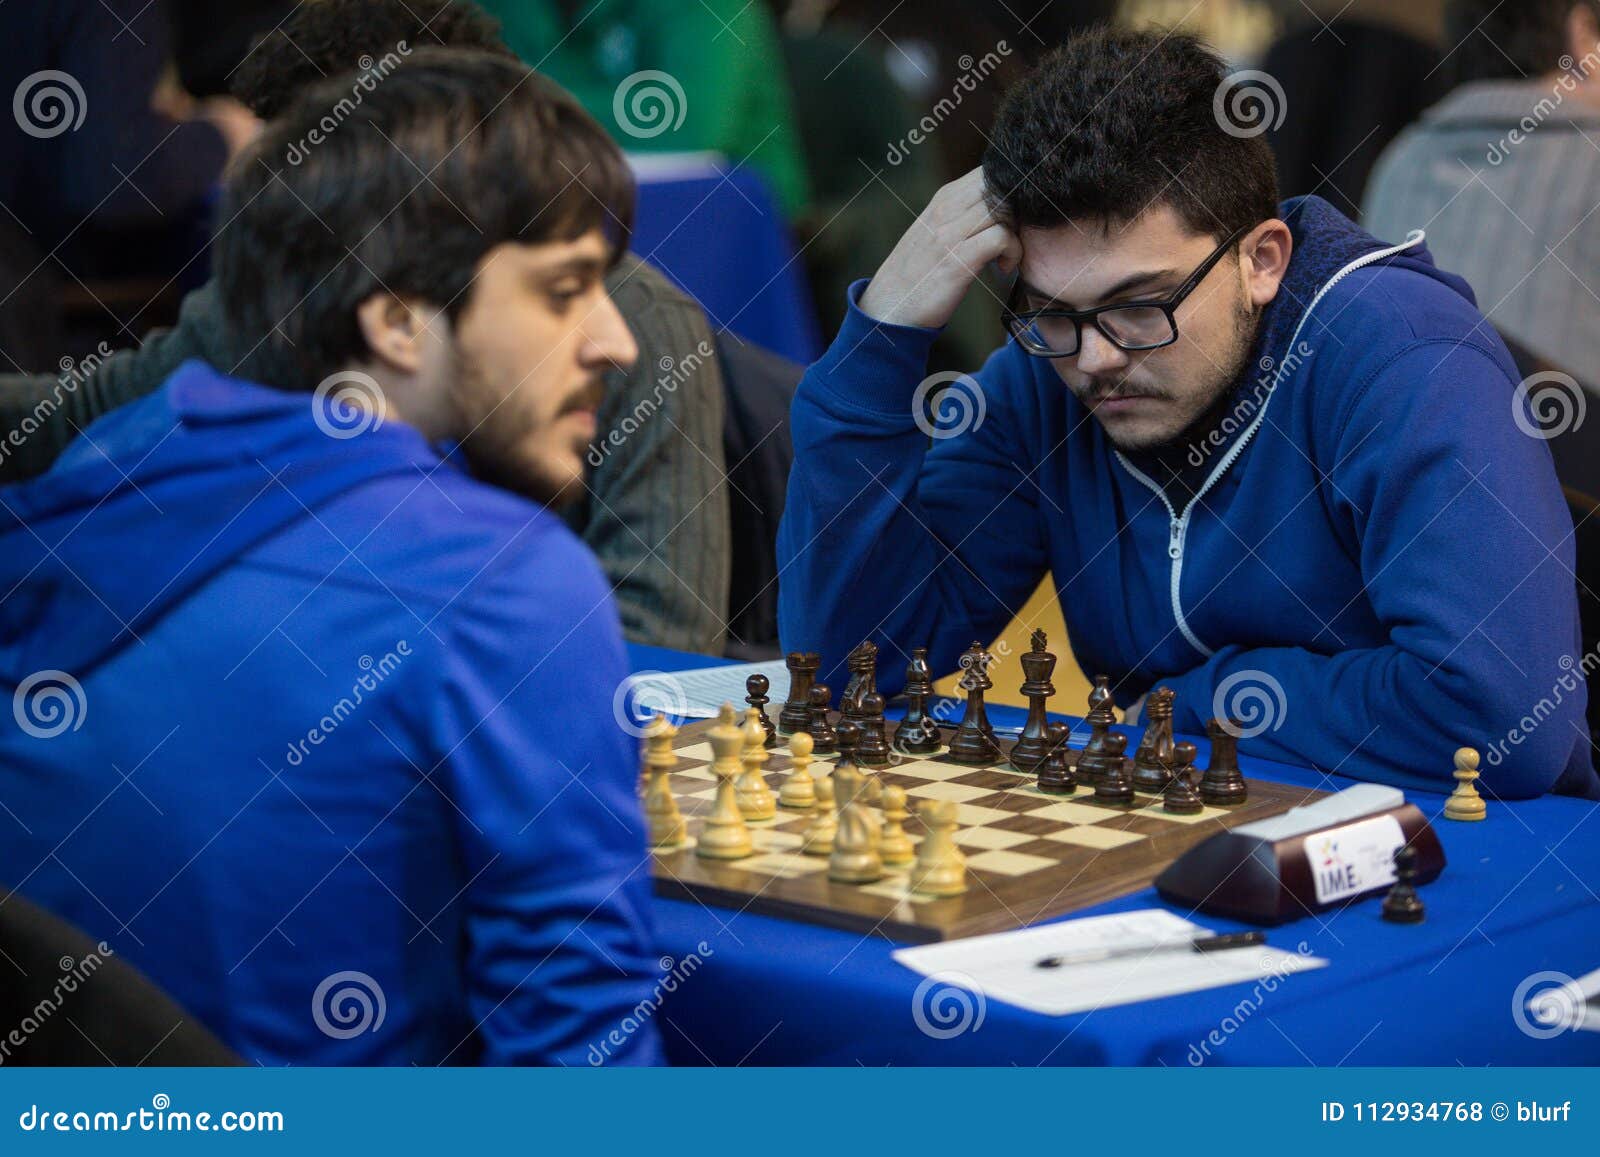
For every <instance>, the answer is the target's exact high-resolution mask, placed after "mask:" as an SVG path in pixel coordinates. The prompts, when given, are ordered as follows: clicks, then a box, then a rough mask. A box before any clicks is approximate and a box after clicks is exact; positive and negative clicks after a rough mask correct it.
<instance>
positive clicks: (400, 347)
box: [356, 293, 440, 374]
mask: <svg viewBox="0 0 1600 1157" xmlns="http://www.w3.org/2000/svg"><path fill="white" fill-rule="evenodd" d="M436 316H437V314H436V311H434V310H432V309H429V308H428V307H426V306H424V305H423V304H422V303H421V302H419V301H406V300H403V299H401V298H398V297H395V296H394V295H393V294H392V293H374V294H373V295H372V296H371V297H369V298H367V299H366V300H365V301H363V302H362V303H361V304H360V305H358V306H356V324H357V325H358V326H360V327H361V336H362V337H363V338H364V339H365V340H366V343H367V349H368V351H369V353H370V356H371V358H372V359H373V360H374V361H377V362H379V363H380V364H382V365H384V366H386V367H387V368H389V369H391V370H393V371H395V372H396V373H401V374H416V373H419V372H420V371H421V370H422V368H423V365H424V363H425V361H426V358H427V353H426V344H427V343H426V342H425V340H424V339H425V338H427V337H428V336H429V335H428V332H427V331H428V327H429V325H431V324H433V323H434V320H435V318H436ZM433 336H434V337H435V338H437V337H438V336H440V335H437V334H435V335H433Z"/></svg>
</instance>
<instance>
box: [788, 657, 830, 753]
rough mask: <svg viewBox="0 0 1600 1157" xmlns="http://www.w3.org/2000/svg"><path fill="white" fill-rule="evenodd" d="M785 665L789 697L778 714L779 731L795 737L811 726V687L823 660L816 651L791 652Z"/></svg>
mask: <svg viewBox="0 0 1600 1157" xmlns="http://www.w3.org/2000/svg"><path fill="white" fill-rule="evenodd" d="M783 665H784V666H785V667H787V668H789V697H788V698H787V699H785V700H784V701H783V710H781V711H779V712H778V730H779V731H781V732H783V734H785V735H793V734H794V733H795V732H796V731H806V730H808V729H809V728H810V726H811V685H812V684H813V683H814V682H815V681H816V678H817V671H818V670H819V669H820V668H821V667H822V659H821V657H820V656H819V655H817V653H816V652H814V651H790V652H789V653H788V654H787V655H785V656H784V659H783Z"/></svg>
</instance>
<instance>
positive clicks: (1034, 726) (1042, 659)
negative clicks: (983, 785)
mask: <svg viewBox="0 0 1600 1157" xmlns="http://www.w3.org/2000/svg"><path fill="white" fill-rule="evenodd" d="M1032 644H1033V648H1032V650H1030V651H1028V653H1027V654H1025V655H1023V656H1022V673H1023V676H1024V678H1023V683H1022V693H1023V694H1024V695H1026V696H1027V697H1028V721H1027V722H1026V723H1024V724H1023V726H1022V734H1021V735H1020V736H1018V738H1017V742H1016V743H1015V744H1014V745H1013V746H1012V748H1011V765H1012V766H1013V767H1015V768H1016V769H1017V770H1018V771H1021V772H1026V773H1027V774H1029V775H1037V774H1038V773H1039V769H1040V768H1041V767H1043V766H1044V761H1045V760H1046V759H1048V758H1049V757H1050V751H1051V749H1052V748H1053V747H1054V746H1055V745H1054V744H1053V743H1052V742H1051V737H1050V721H1049V719H1047V718H1046V716H1045V702H1046V700H1048V699H1049V698H1050V696H1052V695H1054V694H1055V693H1056V689H1055V685H1054V684H1052V683H1051V682H1050V676H1051V675H1052V674H1054V673H1055V669H1056V657H1055V656H1054V655H1052V654H1051V653H1050V652H1049V651H1047V650H1045V647H1046V645H1047V643H1046V639H1045V634H1044V632H1043V631H1035V632H1033V639H1032Z"/></svg>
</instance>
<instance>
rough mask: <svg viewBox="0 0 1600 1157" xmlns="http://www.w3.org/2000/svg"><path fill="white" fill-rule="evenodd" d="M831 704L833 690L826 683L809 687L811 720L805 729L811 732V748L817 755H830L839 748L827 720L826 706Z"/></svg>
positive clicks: (837, 738)
mask: <svg viewBox="0 0 1600 1157" xmlns="http://www.w3.org/2000/svg"><path fill="white" fill-rule="evenodd" d="M832 705H833V692H832V691H831V690H829V689H828V685H827V684H826V683H816V684H813V685H812V687H811V721H810V722H809V723H807V724H806V730H807V731H809V732H810V733H811V740H812V744H811V750H812V751H814V752H815V753H816V754H818V755H832V754H833V753H834V752H835V751H837V750H838V749H839V736H838V734H837V733H836V732H835V731H834V730H833V724H832V723H830V722H828V708H829V707H831V706H832Z"/></svg>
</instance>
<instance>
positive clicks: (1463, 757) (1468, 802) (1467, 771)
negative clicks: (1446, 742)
mask: <svg viewBox="0 0 1600 1157" xmlns="http://www.w3.org/2000/svg"><path fill="white" fill-rule="evenodd" d="M1455 777H1456V790H1455V791H1454V792H1452V793H1451V795H1450V798H1449V799H1447V800H1445V801H1444V818H1445V819H1447V820H1481V819H1483V818H1484V817H1485V816H1486V815H1487V814H1488V811H1489V808H1488V805H1487V804H1485V803H1484V802H1483V797H1482V796H1481V795H1479V794H1478V789H1477V788H1476V787H1475V786H1473V785H1474V782H1475V781H1476V780H1477V778H1478V753H1477V752H1476V751H1474V750H1473V749H1472V748H1470V747H1463V748H1459V749H1458V750H1457V751H1456V770H1455Z"/></svg>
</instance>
